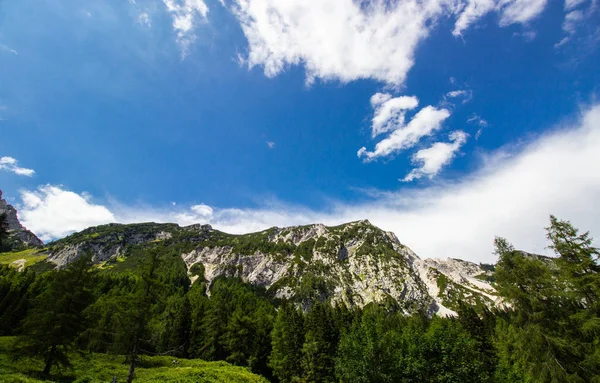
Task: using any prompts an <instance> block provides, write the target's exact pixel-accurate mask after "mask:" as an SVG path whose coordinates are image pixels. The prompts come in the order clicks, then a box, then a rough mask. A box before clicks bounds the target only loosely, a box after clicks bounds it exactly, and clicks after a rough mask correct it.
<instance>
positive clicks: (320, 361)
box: [302, 302, 338, 382]
mask: <svg viewBox="0 0 600 383" xmlns="http://www.w3.org/2000/svg"><path fill="white" fill-rule="evenodd" d="M304 329H305V334H304V345H303V346H302V367H303V372H304V377H305V380H306V381H307V382H332V381H334V367H335V359H334V357H335V351H336V348H337V342H338V334H337V333H336V328H335V325H334V323H333V315H332V309H331V306H330V305H329V304H328V303H321V302H317V303H315V304H314V305H313V306H312V307H311V309H310V310H309V312H308V313H307V315H306V319H305V325H304Z"/></svg>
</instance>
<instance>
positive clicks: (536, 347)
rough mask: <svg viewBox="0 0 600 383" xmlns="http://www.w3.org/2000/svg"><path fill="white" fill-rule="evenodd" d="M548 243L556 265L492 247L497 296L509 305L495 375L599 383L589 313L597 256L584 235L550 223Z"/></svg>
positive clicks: (500, 243) (500, 245) (593, 320)
mask: <svg viewBox="0 0 600 383" xmlns="http://www.w3.org/2000/svg"><path fill="white" fill-rule="evenodd" d="M548 238H549V239H550V240H551V242H552V248H553V249H555V250H556V251H557V252H558V254H559V256H560V257H559V258H558V259H556V260H553V259H550V258H542V257H537V256H530V255H525V254H523V253H521V252H518V251H515V250H514V248H513V247H512V246H510V245H509V244H508V242H506V240H502V239H498V240H497V241H496V248H497V253H498V254H499V255H500V260H499V262H498V264H497V266H496V282H497V290H498V292H499V293H500V295H501V296H502V297H503V298H504V299H505V300H506V302H507V303H509V304H510V305H511V306H510V308H509V309H508V310H507V312H506V313H505V314H503V315H501V316H500V318H499V319H498V327H497V331H496V339H497V340H496V347H497V350H498V357H499V365H498V373H497V376H498V378H499V379H501V380H503V381H509V382H516V381H526V382H554V381H556V382H589V381H598V378H597V377H598V376H599V374H598V373H599V372H600V358H599V356H600V350H599V349H598V343H599V342H598V332H599V331H598V330H599V326H600V323H599V322H598V317H597V315H595V314H594V312H593V309H592V310H590V309H591V308H592V307H593V306H594V301H595V298H594V290H595V287H594V282H592V281H593V279H594V276H595V275H596V273H597V272H596V271H595V270H594V269H595V266H594V265H593V264H592V262H591V260H592V259H593V257H594V254H595V253H596V250H594V249H593V248H592V247H591V240H590V239H589V237H588V235H587V233H586V234H584V235H581V236H580V235H578V233H577V230H575V229H574V228H573V227H572V226H571V225H570V224H568V223H566V222H562V221H558V220H556V219H555V218H554V217H552V218H551V225H550V227H549V228H548ZM594 379H596V380H594Z"/></svg>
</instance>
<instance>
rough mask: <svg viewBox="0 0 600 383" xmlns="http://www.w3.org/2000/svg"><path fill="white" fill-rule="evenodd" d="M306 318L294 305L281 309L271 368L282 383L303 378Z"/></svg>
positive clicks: (272, 336)
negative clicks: (302, 361)
mask: <svg viewBox="0 0 600 383" xmlns="http://www.w3.org/2000/svg"><path fill="white" fill-rule="evenodd" d="M303 322H304V318H303V316H302V313H301V312H299V311H298V310H297V309H296V308H295V307H294V306H293V305H292V304H285V305H284V306H283V307H281V308H280V309H279V312H278V313H277V317H276V319H275V324H274V326H273V332H272V333H271V338H272V347H273V350H272V351H271V355H270V357H269V366H270V367H271V369H272V370H273V375H274V376H275V377H277V379H279V381H280V382H281V383H290V382H293V381H295V380H298V379H300V377H301V376H302V365H301V358H302V345H303V344H304V323H303Z"/></svg>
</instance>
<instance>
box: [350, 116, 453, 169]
mask: <svg viewBox="0 0 600 383" xmlns="http://www.w3.org/2000/svg"><path fill="white" fill-rule="evenodd" d="M449 116H450V112H449V111H448V110H446V109H437V108H434V107H433V106H431V105H430V106H426V107H425V108H423V109H421V110H420V111H419V112H418V113H417V114H416V115H415V116H414V117H413V119H412V120H411V121H410V122H409V123H408V124H406V125H399V126H397V127H395V128H396V130H394V131H393V132H392V133H391V134H390V135H389V136H388V137H387V138H385V139H383V140H381V141H379V142H378V143H377V144H376V145H375V150H374V151H372V152H369V151H367V148H365V147H362V148H361V149H360V150H359V151H358V153H357V154H358V157H362V158H364V159H365V161H370V160H374V159H376V158H378V157H387V156H390V155H392V154H395V153H398V152H400V151H402V150H404V149H408V148H411V147H413V146H414V145H415V144H416V143H417V142H419V140H420V139H421V138H423V137H425V136H429V135H430V134H432V133H433V132H434V131H436V130H438V129H439V128H440V127H441V125H442V122H443V121H444V120H445V119H446V118H448V117H449Z"/></svg>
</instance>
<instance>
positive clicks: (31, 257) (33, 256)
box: [0, 249, 48, 267]
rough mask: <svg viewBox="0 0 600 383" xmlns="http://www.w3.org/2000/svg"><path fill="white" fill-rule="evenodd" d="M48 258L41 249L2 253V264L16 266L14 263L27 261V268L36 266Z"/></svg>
mask: <svg viewBox="0 0 600 383" xmlns="http://www.w3.org/2000/svg"><path fill="white" fill-rule="evenodd" d="M47 257H48V253H46V252H45V251H44V250H39V249H27V250H22V251H16V252H11V253H0V263H2V264H5V265H10V266H14V267H16V266H15V264H13V262H14V261H18V260H19V259H25V267H29V266H31V265H34V264H36V263H38V262H40V261H43V260H44V259H46V258H47Z"/></svg>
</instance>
